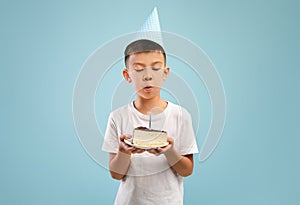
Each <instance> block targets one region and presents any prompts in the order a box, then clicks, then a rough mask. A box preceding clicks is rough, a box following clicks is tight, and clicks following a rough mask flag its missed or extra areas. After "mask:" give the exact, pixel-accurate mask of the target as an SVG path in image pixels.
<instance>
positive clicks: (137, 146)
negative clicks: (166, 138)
mask: <svg viewBox="0 0 300 205" xmlns="http://www.w3.org/2000/svg"><path fill="white" fill-rule="evenodd" d="M124 142H125V143H126V144H128V145H129V146H131V147H135V148H139V149H155V148H158V147H156V146H155V147H151V146H150V147H145V146H140V145H135V144H133V143H132V142H131V141H130V140H126V139H125V140H124ZM168 144H169V142H166V143H165V144H164V145H162V146H160V147H164V146H167V145H168Z"/></svg>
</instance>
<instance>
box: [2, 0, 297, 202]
mask: <svg viewBox="0 0 300 205" xmlns="http://www.w3.org/2000/svg"><path fill="white" fill-rule="evenodd" d="M154 6H157V7H158V11H159V14H160V20H161V26H162V29H163V30H164V31H168V32H173V33H176V34H179V35H181V36H184V37H186V38H188V39H190V40H191V41H193V42H194V43H196V44H197V45H199V46H200V47H201V48H202V49H203V50H204V51H205V52H206V53H207V54H208V55H209V56H210V58H211V59H212V61H213V62H214V64H215V66H216V68H217V70H218V72H219V74H220V76H221V78H222V80H223V83H224V87H225V91H226V97H227V119H226V125H225V129H224V133H223V136H222V139H221V141H220V143H219V145H218V147H217V149H216V150H215V152H214V153H213V155H212V156H211V157H210V158H209V159H208V160H207V161H205V162H204V163H198V162H197V163H196V164H195V165H196V167H195V171H194V173H193V175H192V176H190V177H188V178H186V180H185V201H186V204H206V205H208V204H209V205H215V204H231V205H232V204H237V205H238V204H257V205H258V204H259V205H260V204H262V205H265V204H272V205H275V204H299V203H300V200H299V194H300V190H299V183H300V178H299V173H300V166H299V157H298V156H299V154H300V153H299V143H300V139H299V137H300V133H299V129H298V128H299V114H300V112H299V108H298V106H299V104H300V100H299V99H300V98H299V86H300V84H299V77H300V71H299V65H300V63H299V48H300V46H299V36H300V32H299V18H300V16H299V8H300V4H299V2H298V1H296V0H294V1H293V0H289V1H287V0H285V1H284V0H281V1H276V0H274V1H257V0H254V1H243V0H242V1H238V0H228V1H220V0H214V1H167V0H161V1H153V0H147V1H146V0H139V1H131V0H128V1H96V0H94V1H14V0H13V1H8V0H1V2H0V17H1V18H0V22H1V32H0V37H1V38H0V39H1V40H0V42H1V47H0V52H1V61H0V66H1V67H0V97H1V98H0V99H1V101H0V162H1V167H0V203H1V204H112V203H113V200H114V196H115V193H116V191H117V187H118V181H115V180H113V179H111V178H110V176H109V173H108V171H107V170H106V169H104V168H102V167H101V166H99V165H98V164H97V163H95V162H94V161H93V160H92V159H91V158H90V157H89V156H88V155H87V153H86V152H85V151H84V149H83V147H82V146H81V144H80V142H79V140H78V138H77V136H76V133H75V130H74V126H73V117H72V94H73V87H74V84H75V81H76V77H77V75H78V73H79V71H80V68H81V66H82V64H83V62H84V61H85V60H86V58H87V57H88V56H89V55H90V54H91V53H92V52H93V51H94V50H95V49H97V48H98V47H99V46H100V45H102V44H104V43H105V42H107V41H109V40H111V39H113V38H116V37H118V36H120V35H122V34H125V33H129V32H134V31H136V30H137V29H138V28H139V27H140V25H142V23H143V22H144V20H145V18H146V17H147V16H148V15H149V13H150V12H151V11H152V9H153V7H154ZM106 117H107V116H103V119H102V120H106ZM100 120H101V119H100Z"/></svg>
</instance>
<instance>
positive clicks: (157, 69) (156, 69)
mask: <svg viewBox="0 0 300 205" xmlns="http://www.w3.org/2000/svg"><path fill="white" fill-rule="evenodd" d="M160 69H161V68H156V67H154V68H152V70H154V71H159V70H160Z"/></svg>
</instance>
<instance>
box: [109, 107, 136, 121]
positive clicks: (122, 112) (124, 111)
mask: <svg viewBox="0 0 300 205" xmlns="http://www.w3.org/2000/svg"><path fill="white" fill-rule="evenodd" d="M129 112H131V104H127V105H123V106H122V107H119V108H117V109H115V110H113V111H112V112H111V113H110V115H109V116H110V118H113V119H118V118H121V117H122V116H127V115H128V114H129Z"/></svg>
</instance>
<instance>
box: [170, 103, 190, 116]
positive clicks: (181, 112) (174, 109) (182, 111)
mask: <svg viewBox="0 0 300 205" xmlns="http://www.w3.org/2000/svg"><path fill="white" fill-rule="evenodd" d="M168 106H169V111H170V113H172V114H175V115H177V116H178V117H181V118H183V119H190V118H191V114H190V113H189V111H188V110H187V109H186V108H184V107H182V106H180V105H177V104H174V103H172V102H168Z"/></svg>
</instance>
